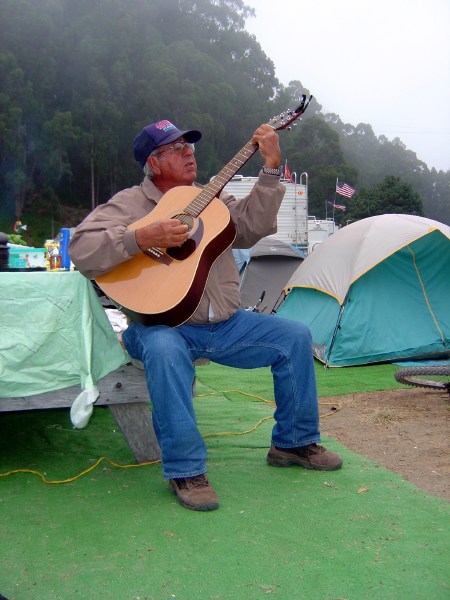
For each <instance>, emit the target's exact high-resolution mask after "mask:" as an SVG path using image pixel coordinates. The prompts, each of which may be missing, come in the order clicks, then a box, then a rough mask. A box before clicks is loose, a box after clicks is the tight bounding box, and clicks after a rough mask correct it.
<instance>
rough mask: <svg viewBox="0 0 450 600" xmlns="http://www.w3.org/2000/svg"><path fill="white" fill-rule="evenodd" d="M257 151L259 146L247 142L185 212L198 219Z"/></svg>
mask: <svg viewBox="0 0 450 600" xmlns="http://www.w3.org/2000/svg"><path fill="white" fill-rule="evenodd" d="M257 149H258V145H257V144H253V143H252V141H251V140H250V141H249V142H247V143H246V144H245V146H244V147H243V148H241V150H239V152H238V153H237V154H236V156H234V157H233V158H232V159H231V160H230V161H229V162H228V163H227V164H226V165H225V166H224V167H223V169H222V170H221V171H220V172H219V173H218V174H217V175H216V176H215V177H214V179H213V180H212V181H210V182H209V183H208V184H207V185H206V186H205V187H204V188H203V190H202V191H201V192H200V194H199V195H198V196H196V198H195V199H194V200H193V201H192V202H191V203H190V204H189V205H188V206H187V207H186V211H185V212H187V213H188V214H190V215H192V216H193V217H198V215H199V214H200V213H201V212H202V210H204V209H205V208H206V207H207V206H208V204H209V203H210V202H211V201H212V199H213V198H216V197H217V196H218V195H219V194H220V192H221V191H222V190H223V188H224V187H225V185H226V184H227V183H228V182H229V181H230V179H232V178H233V177H234V176H235V175H236V173H237V172H238V171H239V169H241V167H243V166H244V165H245V163H246V162H247V161H248V160H249V159H250V158H251V157H252V156H253V154H255V152H256V151H257Z"/></svg>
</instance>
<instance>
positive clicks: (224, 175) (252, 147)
mask: <svg viewBox="0 0 450 600" xmlns="http://www.w3.org/2000/svg"><path fill="white" fill-rule="evenodd" d="M311 99H312V96H310V97H309V99H306V95H305V94H303V95H302V100H301V103H300V105H299V106H298V107H297V108H296V109H295V110H293V111H292V110H290V111H286V112H284V113H281V115H278V116H277V117H274V118H273V119H271V120H270V121H269V123H268V125H270V126H271V127H273V128H274V129H275V131H278V130H280V129H287V128H289V129H290V124H291V123H292V122H293V121H295V120H296V119H298V118H299V117H300V115H302V114H303V113H304V112H305V110H306V108H307V106H308V104H309V103H310V101H311ZM257 150H258V145H257V144H254V143H253V142H252V141H251V140H250V141H249V142H247V143H246V144H245V146H244V147H243V148H242V149H241V150H239V152H238V153H237V154H236V156H234V157H233V158H232V159H231V160H230V162H229V163H227V164H226V165H225V166H224V168H223V169H222V170H221V171H220V173H219V174H218V175H216V176H215V177H214V179H213V180H212V181H210V182H209V183H208V185H206V186H205V187H204V188H203V190H202V191H201V192H200V194H199V195H198V196H197V197H196V198H195V200H193V201H192V202H191V203H190V204H189V205H188V206H187V207H186V209H185V212H187V213H188V214H189V215H191V216H192V217H198V215H199V214H200V213H201V212H202V210H204V209H205V208H206V207H207V206H208V204H209V203H210V202H211V201H212V200H213V198H215V197H216V196H218V195H219V194H220V192H221V191H222V190H223V188H224V187H225V185H226V184H227V183H228V182H229V181H230V179H231V178H232V177H233V176H234V175H236V173H237V172H238V171H239V169H240V168H241V167H242V166H243V165H245V163H246V162H247V161H248V160H249V159H250V158H251V157H252V156H253V154H255V152H256V151H257Z"/></svg>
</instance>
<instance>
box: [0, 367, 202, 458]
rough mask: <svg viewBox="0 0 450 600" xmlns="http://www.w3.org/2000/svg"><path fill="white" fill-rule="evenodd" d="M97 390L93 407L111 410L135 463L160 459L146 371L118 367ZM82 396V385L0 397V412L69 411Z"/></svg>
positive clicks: (102, 380)
mask: <svg viewBox="0 0 450 600" xmlns="http://www.w3.org/2000/svg"><path fill="white" fill-rule="evenodd" d="M208 363H209V360H207V359H204V358H200V359H198V360H196V361H194V365H196V366H198V365H204V364H208ZM97 387H98V390H99V392H100V395H99V397H98V399H97V401H96V402H95V404H94V406H108V407H109V409H110V411H111V412H112V414H113V415H114V418H115V420H116V422H117V425H118V426H119V428H120V430H121V432H122V434H123V436H124V438H125V440H126V442H127V444H128V446H129V448H130V450H131V452H132V453H133V455H134V457H135V459H136V461H137V462H138V463H144V462H153V461H155V460H159V459H160V458H161V451H160V448H159V445H158V442H157V440H156V435H155V431H154V429H153V423H152V416H151V410H150V404H149V402H150V398H149V395H148V391H147V384H146V381H145V373H144V370H143V368H139V366H135V365H134V364H131V363H129V364H127V365H124V366H122V367H119V368H118V369H116V370H115V371H113V372H112V373H109V374H108V375H106V376H105V377H103V378H102V379H100V380H99V381H98V382H97ZM79 393H80V388H79V386H72V387H68V388H64V389H61V390H56V391H52V392H45V393H42V394H34V395H32V396H24V397H17V398H0V412H12V411H23V410H37V409H48V408H50V409H51V408H70V407H71V406H72V402H73V400H74V398H76V397H77V395H78V394H79ZM193 393H194V394H195V385H194V388H193ZM88 426H89V425H88Z"/></svg>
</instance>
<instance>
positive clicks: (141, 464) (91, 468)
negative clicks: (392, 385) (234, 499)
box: [0, 390, 342, 485]
mask: <svg viewBox="0 0 450 600" xmlns="http://www.w3.org/2000/svg"><path fill="white" fill-rule="evenodd" d="M223 394H241V395H242V396H247V397H249V398H256V399H258V400H260V401H261V402H265V403H266V404H270V405H271V406H275V402H273V401H272V400H267V399H266V398H262V397H261V396H255V395H253V394H247V393H246V392H241V391H240V390H225V391H223V392H208V393H206V394H198V395H197V396H196V397H197V398H204V397H205V396H217V395H223ZM319 404H320V405H322V406H325V405H326V406H333V407H334V409H335V412H336V411H338V410H341V408H342V406H341V405H339V404H337V403H331V402H319ZM332 414H334V413H329V414H326V415H320V418H324V417H329V416H331V415H332ZM269 419H273V416H272V415H269V416H268V417H264V418H262V419H260V420H259V421H258V422H257V423H256V425H254V426H253V427H251V428H250V429H247V430H246V431H238V432H236V431H219V432H217V433H206V434H205V435H203V437H204V438H209V437H214V436H216V435H246V434H248V433H251V432H252V431H255V430H256V429H258V427H259V426H260V425H261V424H262V423H264V422H265V421H268V420H269ZM103 461H106V462H108V463H109V464H110V465H111V466H112V467H116V468H118V469H136V468H138V467H147V466H148V465H155V464H157V463H159V462H161V461H160V460H152V461H150V462H143V463H139V464H134V465H119V464H117V463H115V462H113V461H112V460H110V459H109V458H107V457H106V456H102V457H101V458H99V459H98V460H97V461H96V462H95V463H94V464H93V465H92V466H91V467H89V468H88V469H85V470H84V471H82V472H81V473H78V475H75V476H74V477H69V478H68V479H62V480H59V481H51V480H48V479H47V478H46V477H45V475H43V474H42V473H40V472H39V471H34V470H33V469H14V470H13V471H8V472H7V473H0V477H7V476H9V475H14V474H16V473H31V474H32V475H37V476H38V477H39V478H40V479H41V480H42V481H43V483H47V484H49V485H58V484H61V483H71V482H72V481H75V480H76V479H79V478H80V477H83V475H87V474H88V473H90V472H91V471H93V470H94V469H96V468H97V467H98V465H99V464H100V463H102V462H103Z"/></svg>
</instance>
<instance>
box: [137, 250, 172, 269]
mask: <svg viewBox="0 0 450 600" xmlns="http://www.w3.org/2000/svg"><path fill="white" fill-rule="evenodd" d="M143 253H144V254H146V255H147V256H149V257H150V258H153V259H154V260H156V261H157V262H159V263H162V264H164V265H170V263H171V262H172V259H171V258H170V256H167V254H165V253H164V252H163V251H162V250H160V249H159V248H155V247H154V246H150V248H147V250H143Z"/></svg>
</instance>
